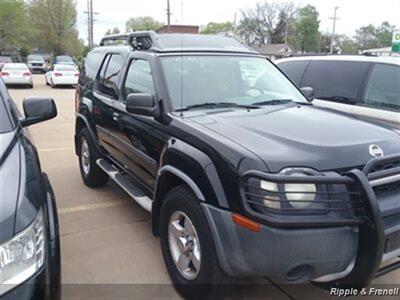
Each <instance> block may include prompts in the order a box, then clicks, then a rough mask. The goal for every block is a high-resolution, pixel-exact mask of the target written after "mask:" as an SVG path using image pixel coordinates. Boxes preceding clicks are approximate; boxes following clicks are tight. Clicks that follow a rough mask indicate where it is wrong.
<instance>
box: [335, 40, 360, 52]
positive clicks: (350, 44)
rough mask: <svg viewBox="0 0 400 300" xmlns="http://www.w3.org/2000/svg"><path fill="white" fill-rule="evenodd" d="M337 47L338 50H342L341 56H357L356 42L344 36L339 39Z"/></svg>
mask: <svg viewBox="0 0 400 300" xmlns="http://www.w3.org/2000/svg"><path fill="white" fill-rule="evenodd" d="M339 45H340V48H341V49H342V54H357V53H358V50H359V49H358V46H357V44H356V42H355V41H354V40H353V39H351V38H349V37H346V36H344V37H343V38H342V39H339Z"/></svg>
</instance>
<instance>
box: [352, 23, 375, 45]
mask: <svg viewBox="0 0 400 300" xmlns="http://www.w3.org/2000/svg"><path fill="white" fill-rule="evenodd" d="M354 39H355V41H356V44H357V46H358V47H359V48H360V49H361V50H364V49H371V48H378V47H379V40H378V38H377V36H376V27H375V26H374V25H372V24H370V25H368V26H362V27H360V28H359V29H357V30H356V35H355V37H354Z"/></svg>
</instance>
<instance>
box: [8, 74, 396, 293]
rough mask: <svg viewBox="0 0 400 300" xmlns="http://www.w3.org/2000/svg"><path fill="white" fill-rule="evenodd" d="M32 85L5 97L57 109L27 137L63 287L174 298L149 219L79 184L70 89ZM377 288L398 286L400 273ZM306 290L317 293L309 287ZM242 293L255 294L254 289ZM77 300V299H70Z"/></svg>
mask: <svg viewBox="0 0 400 300" xmlns="http://www.w3.org/2000/svg"><path fill="white" fill-rule="evenodd" d="M34 85H35V86H34V89H33V90H32V89H15V88H13V89H9V91H10V94H11V96H12V97H13V99H14V100H15V102H16V103H17V104H18V106H19V107H20V108H21V103H22V100H23V98H24V97H27V96H39V95H40V96H49V97H53V98H54V100H55V101H56V104H57V108H58V116H57V118H55V119H53V120H51V121H48V122H45V123H41V124H39V125H36V126H32V127H31V133H32V136H33V140H34V142H35V143H36V146H37V148H38V151H39V155H40V159H41V164H42V168H43V170H44V171H45V172H46V173H47V174H48V175H49V178H50V181H51V183H52V185H53V188H54V191H55V194H56V198H57V205H58V213H59V219H60V234H61V247H62V279H63V283H64V284H66V286H70V287H76V286H77V285H87V286H91V287H93V284H96V285H105V284H107V285H113V286H114V287H119V286H120V285H129V286H132V287H137V286H140V285H143V286H148V287H153V288H154V287H156V286H163V287H165V288H164V289H163V295H155V297H154V298H158V299H160V298H161V296H163V298H170V299H174V298H178V295H176V293H175V292H174V290H173V289H172V287H171V286H170V285H169V284H170V280H169V277H168V274H167V271H166V269H165V267H164V262H163V258H162V254H161V249H160V245H159V240H158V238H155V237H153V236H152V234H151V222H150V215H149V214H148V213H147V212H146V211H145V210H143V209H142V208H141V207H140V206H139V205H137V204H136V203H134V202H133V201H132V200H131V199H130V198H129V197H128V196H127V195H126V194H125V193H124V192H123V191H122V190H121V189H120V188H118V187H117V186H116V185H115V184H113V183H112V182H109V183H108V184H107V185H106V186H105V187H102V188H98V189H90V188H88V187H86V186H85V185H84V184H83V182H82V180H81V177H80V174H79V167H78V160H77V157H76V156H75V153H74V144H73V135H74V120H75V112H74V94H75V92H74V89H73V88H57V89H51V88H50V87H48V86H46V85H45V81H44V75H34ZM260 280H261V282H264V281H265V283H268V284H269V286H270V288H269V293H270V294H269V296H271V298H270V299H300V298H303V297H305V296H304V294H303V293H302V295H300V296H298V295H296V293H293V292H292V291H287V290H285V288H283V287H280V286H278V285H276V284H274V283H272V282H270V281H268V280H266V279H265V280H264V279H260ZM258 282H260V281H258ZM377 282H379V283H385V284H397V285H398V284H399V283H400V270H398V271H396V272H394V273H391V274H389V275H386V276H384V277H382V278H380V279H379V281H377ZM135 284H136V285H135ZM66 290H68V288H67V289H66ZM307 290H308V291H309V292H310V293H314V292H315V293H319V292H317V291H315V289H314V288H312V287H309V289H307ZM243 292H244V293H245V294H246V293H255V291H254V289H249V290H246V291H243ZM105 297H106V296H105ZM78 298H79V294H77V295H75V298H74V299H78ZM112 298H116V297H112ZM307 298H309V297H307ZM92 299H94V298H92Z"/></svg>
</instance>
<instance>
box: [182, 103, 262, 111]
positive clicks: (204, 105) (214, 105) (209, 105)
mask: <svg viewBox="0 0 400 300" xmlns="http://www.w3.org/2000/svg"><path fill="white" fill-rule="evenodd" d="M223 107H240V108H246V109H257V108H258V106H255V105H250V104H248V105H246V104H237V103H234V102H205V103H199V104H192V105H188V106H186V107H183V108H179V109H177V110H176V111H186V110H190V109H196V108H223Z"/></svg>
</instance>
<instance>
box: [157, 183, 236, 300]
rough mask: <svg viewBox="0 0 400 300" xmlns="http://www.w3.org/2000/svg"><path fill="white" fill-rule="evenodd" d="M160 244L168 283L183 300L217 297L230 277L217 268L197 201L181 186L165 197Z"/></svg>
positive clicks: (211, 243) (205, 220)
mask: <svg viewBox="0 0 400 300" xmlns="http://www.w3.org/2000/svg"><path fill="white" fill-rule="evenodd" d="M160 241H161V247H162V252H163V256H164V261H165V264H166V267H167V270H168V273H169V275H170V277H171V280H172V282H173V284H174V286H175V288H176V289H177V291H178V292H179V293H181V294H182V296H184V297H186V298H193V297H195V298H197V297H198V298H200V299H203V298H218V297H221V296H223V295H224V293H226V291H227V289H226V287H227V286H226V285H227V284H228V283H230V282H231V277H229V276H228V275H226V274H225V273H224V272H223V271H222V269H221V267H220V265H219V261H218V258H217V254H216V249H215V246H214V241H213V238H212V235H211V231H210V228H209V226H208V222H207V219H206V217H205V215H204V213H203V210H202V208H201V206H200V203H199V199H197V197H196V196H195V195H194V194H193V192H192V190H191V189H190V188H188V187H187V186H185V185H182V186H178V187H176V188H173V189H172V190H171V191H170V192H168V194H167V195H166V197H165V199H164V201H163V204H162V207H161V212H160Z"/></svg>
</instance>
